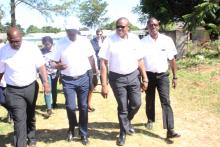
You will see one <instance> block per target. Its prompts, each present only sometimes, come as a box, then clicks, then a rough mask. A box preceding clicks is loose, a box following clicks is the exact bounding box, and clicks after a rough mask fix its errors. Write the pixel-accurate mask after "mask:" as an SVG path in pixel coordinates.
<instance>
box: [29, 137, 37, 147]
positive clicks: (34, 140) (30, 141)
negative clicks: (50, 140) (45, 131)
mask: <svg viewBox="0 0 220 147" xmlns="http://www.w3.org/2000/svg"><path fill="white" fill-rule="evenodd" d="M27 144H28V146H29V147H35V146H36V144H37V140H36V139H28V141H27Z"/></svg>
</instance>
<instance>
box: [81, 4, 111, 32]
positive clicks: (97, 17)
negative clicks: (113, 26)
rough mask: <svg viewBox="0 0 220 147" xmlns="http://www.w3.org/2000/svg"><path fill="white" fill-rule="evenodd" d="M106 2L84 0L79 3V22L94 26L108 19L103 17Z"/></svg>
mask: <svg viewBox="0 0 220 147" xmlns="http://www.w3.org/2000/svg"><path fill="white" fill-rule="evenodd" d="M107 6H108V4H107V3H106V2H103V1H102V0H85V1H83V2H81V3H80V5H79V13H78V17H79V19H80V22H81V23H82V24H84V25H86V26H87V27H89V28H96V27H100V26H102V25H103V23H106V22H107V21H108V18H107V17H104V15H105V14H106V12H107V10H106V7H107Z"/></svg>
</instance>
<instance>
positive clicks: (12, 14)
mask: <svg viewBox="0 0 220 147" xmlns="http://www.w3.org/2000/svg"><path fill="white" fill-rule="evenodd" d="M11 26H12V27H14V26H16V19H15V0H11Z"/></svg>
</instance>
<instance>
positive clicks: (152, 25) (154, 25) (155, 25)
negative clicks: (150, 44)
mask: <svg viewBox="0 0 220 147" xmlns="http://www.w3.org/2000/svg"><path fill="white" fill-rule="evenodd" d="M149 26H150V27H158V26H159V24H155V23H152V24H149Z"/></svg>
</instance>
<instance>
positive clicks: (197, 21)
mask: <svg viewBox="0 0 220 147" xmlns="http://www.w3.org/2000/svg"><path fill="white" fill-rule="evenodd" d="M219 3H220V2H218V0H212V1H204V2H202V3H200V4H198V5H197V6H195V7H194V11H193V12H192V13H189V14H186V15H184V16H183V18H184V20H185V22H186V24H185V27H186V28H187V29H188V30H194V29H195V28H196V27H197V26H203V27H204V28H205V29H206V30H208V31H209V34H210V38H211V39H218V36H219V35H220V6H219Z"/></svg>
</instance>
